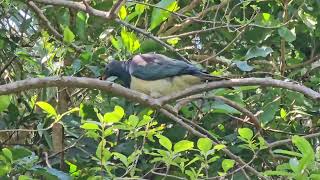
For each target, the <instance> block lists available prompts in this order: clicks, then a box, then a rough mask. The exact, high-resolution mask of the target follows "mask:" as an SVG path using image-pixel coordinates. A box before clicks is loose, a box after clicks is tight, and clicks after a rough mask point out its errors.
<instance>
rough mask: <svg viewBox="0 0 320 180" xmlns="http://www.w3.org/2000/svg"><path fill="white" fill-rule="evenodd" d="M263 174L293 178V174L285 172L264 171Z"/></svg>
mask: <svg viewBox="0 0 320 180" xmlns="http://www.w3.org/2000/svg"><path fill="white" fill-rule="evenodd" d="M263 174H264V175H266V176H289V177H291V176H293V173H289V172H286V171H265V172H264V173H263Z"/></svg>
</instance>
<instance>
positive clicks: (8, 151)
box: [2, 148, 13, 162]
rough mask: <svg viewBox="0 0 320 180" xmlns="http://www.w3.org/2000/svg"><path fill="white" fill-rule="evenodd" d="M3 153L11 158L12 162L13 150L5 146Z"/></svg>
mask: <svg viewBox="0 0 320 180" xmlns="http://www.w3.org/2000/svg"><path fill="white" fill-rule="evenodd" d="M2 153H3V155H4V156H5V157H6V158H8V159H9V160H10V162H12V160H13V159H12V152H11V151H10V150H9V149H8V148H3V149H2Z"/></svg>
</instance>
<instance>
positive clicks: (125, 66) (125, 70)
mask: <svg viewBox="0 0 320 180" xmlns="http://www.w3.org/2000/svg"><path fill="white" fill-rule="evenodd" d="M129 66H130V61H123V62H121V64H120V66H119V72H118V78H119V79H120V80H121V81H122V82H123V83H124V86H125V87H128V88H129V87H130V83H131V76H130V73H129ZM121 72H122V73H121Z"/></svg>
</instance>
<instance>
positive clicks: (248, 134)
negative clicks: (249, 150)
mask: <svg viewBox="0 0 320 180" xmlns="http://www.w3.org/2000/svg"><path fill="white" fill-rule="evenodd" d="M238 133H239V135H240V136H241V137H242V138H244V139H246V140H251V139H252V137H253V132H252V130H251V129H249V128H239V129H238Z"/></svg>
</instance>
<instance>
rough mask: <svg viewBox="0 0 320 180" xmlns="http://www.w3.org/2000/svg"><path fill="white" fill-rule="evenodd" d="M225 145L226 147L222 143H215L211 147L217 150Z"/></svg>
mask: <svg viewBox="0 0 320 180" xmlns="http://www.w3.org/2000/svg"><path fill="white" fill-rule="evenodd" d="M225 147H226V145H224V144H217V145H215V146H214V147H213V149H215V150H217V151H219V150H221V149H223V148H225Z"/></svg>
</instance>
